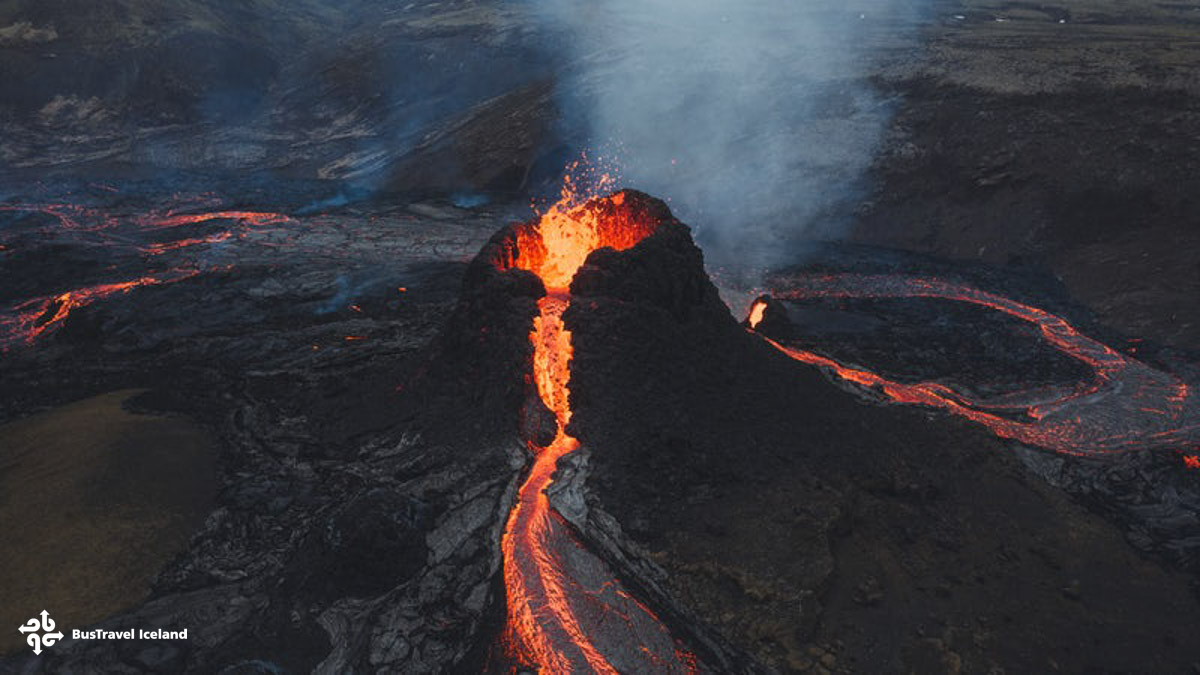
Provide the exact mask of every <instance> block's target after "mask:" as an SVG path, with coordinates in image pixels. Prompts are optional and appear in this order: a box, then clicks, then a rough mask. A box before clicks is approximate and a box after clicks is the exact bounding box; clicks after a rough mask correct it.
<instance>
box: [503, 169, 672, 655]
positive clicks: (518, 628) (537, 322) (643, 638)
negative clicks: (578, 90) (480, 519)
mask: <svg viewBox="0 0 1200 675" xmlns="http://www.w3.org/2000/svg"><path fill="white" fill-rule="evenodd" d="M624 205H625V193H617V194H615V195H613V196H611V197H608V198H605V199H593V200H591V201H588V202H586V203H582V204H580V203H579V200H577V199H575V198H574V197H572V195H571V190H570V187H569V185H568V189H567V190H564V196H563V200H562V201H560V202H559V203H558V204H557V205H555V206H553V207H551V208H550V209H549V210H548V211H547V212H546V213H545V215H543V216H542V217H541V219H540V220H539V221H538V222H536V223H532V224H528V225H524V226H521V227H522V229H520V230H518V233H517V244H518V250H519V253H518V255H517V257H516V259H515V260H514V261H513V265H514V266H515V267H519V268H522V269H526V270H529V271H531V272H533V273H535V274H537V275H538V276H539V277H540V278H541V279H542V282H543V284H544V285H545V287H546V291H547V294H546V296H545V297H543V298H542V299H541V300H540V302H539V303H538V307H539V310H540V312H539V316H537V317H536V318H535V319H534V329H533V331H532V333H531V336H530V339H531V340H532V342H533V347H534V358H533V374H532V377H533V381H534V382H535V383H536V386H537V391H538V395H539V396H540V398H541V399H542V402H543V403H544V404H545V405H546V407H547V408H549V409H550V410H551V411H553V413H554V416H555V418H556V421H557V433H556V434H555V437H554V440H553V442H552V443H550V444H549V445H548V446H546V447H533V446H531V448H530V450H531V451H532V453H533V455H534V461H533V466H532V467H531V469H530V471H529V475H528V477H527V478H526V479H525V481H524V483H523V484H522V485H521V486H520V489H519V491H518V494H517V500H516V503H515V505H514V506H513V509H512V512H511V514H510V515H509V519H508V524H507V527H506V530H505V534H504V537H503V540H502V542H501V548H502V552H503V555H504V582H505V587H506V589H507V606H508V626H507V633H506V646H507V647H508V650H509V652H510V656H511V657H512V658H513V659H514V660H515V661H517V662H519V663H521V664H523V665H527V666H537V667H538V668H539V669H541V670H542V671H543V672H552V673H567V672H572V673H574V672H597V673H616V672H691V671H694V670H695V666H694V663H695V661H694V658H693V657H692V656H691V655H690V654H689V653H687V652H686V651H685V650H683V649H682V648H681V647H680V646H679V645H678V644H677V643H676V641H675V639H674V638H673V637H672V636H671V633H670V631H669V630H668V629H667V628H666V627H665V626H664V625H663V624H662V622H661V621H660V620H659V619H658V618H657V617H656V616H655V614H654V613H653V612H652V611H651V610H650V609H649V608H647V607H646V606H645V605H644V604H642V603H640V602H639V601H638V600H637V599H635V598H634V597H633V596H632V595H631V594H630V593H629V591H628V590H626V589H625V588H624V587H623V586H622V584H621V583H620V581H618V580H617V579H616V578H615V576H614V574H613V573H612V571H611V570H610V569H609V568H608V566H607V565H606V564H605V563H604V562H603V561H602V560H600V559H599V558H598V557H597V556H596V555H595V554H593V553H591V552H589V551H588V550H587V549H586V548H584V547H583V546H582V545H581V543H580V542H579V541H578V540H577V539H576V538H575V536H574V535H573V533H572V530H571V528H570V525H569V524H567V522H566V521H565V520H564V519H563V517H562V516H561V515H559V514H558V512H556V511H555V510H554V509H553V508H552V507H551V505H550V502H549V498H548V497H547V494H546V490H547V489H548V488H550V486H551V484H552V483H553V482H554V473H555V469H556V465H557V463H558V460H559V459H561V458H562V457H563V456H565V455H567V454H569V453H571V452H574V451H576V450H578V448H579V441H578V440H576V439H575V438H573V437H572V436H570V434H568V432H567V424H568V423H569V422H570V420H571V406H570V390H569V385H570V378H571V369H570V364H571V353H572V346H571V333H570V331H568V330H567V329H566V327H565V326H564V324H563V320H562V315H563V312H564V311H565V310H566V309H567V307H568V306H569V305H570V302H571V298H570V291H569V286H570V282H571V279H572V278H573V277H574V275H575V272H576V270H577V269H578V268H579V267H580V266H581V265H582V264H583V262H584V260H585V259H586V258H587V256H588V254H589V253H591V252H592V251H594V250H596V249H599V248H603V247H611V248H614V249H617V250H623V249H627V248H629V247H631V246H633V245H635V244H637V243H638V242H639V241H641V240H642V239H643V238H645V237H646V236H648V235H649V234H650V233H651V232H652V231H653V227H654V224H652V223H646V222H644V221H639V220H638V219H637V218H636V217H634V216H633V215H631V213H630V212H629V211H628V210H627V209H624V208H623V206H624Z"/></svg>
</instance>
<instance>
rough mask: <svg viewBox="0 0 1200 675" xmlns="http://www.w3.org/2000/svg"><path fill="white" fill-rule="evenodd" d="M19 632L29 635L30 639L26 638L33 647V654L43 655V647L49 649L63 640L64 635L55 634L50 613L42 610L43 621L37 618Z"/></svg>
mask: <svg viewBox="0 0 1200 675" xmlns="http://www.w3.org/2000/svg"><path fill="white" fill-rule="evenodd" d="M18 630H20V631H21V632H22V633H29V637H26V638H25V642H26V643H27V644H28V645H29V646H30V647H33V653H34V654H37V655H39V656H40V655H41V653H42V647H49V646H51V645H53V644H54V643H55V642H58V641H59V640H61V639H62V637H63V634H62V633H58V632H54V619H51V618H50V613H49V612H47V611H46V610H44V609H43V610H42V620H41V621H38V618H37V617H36V616H35V617H33V618H32V619H30V620H28V621H26V622H25V625H24V626H21V627H20V628H19V629H18Z"/></svg>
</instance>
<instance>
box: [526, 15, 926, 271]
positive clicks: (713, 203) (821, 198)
mask: <svg viewBox="0 0 1200 675" xmlns="http://www.w3.org/2000/svg"><path fill="white" fill-rule="evenodd" d="M858 4H863V6H864V7H867V6H869V7H870V9H869V10H868V9H860V8H857V7H856V4H855V3H846V2H838V1H833V2H830V1H828V0H804V1H799V0H793V1H786V0H737V1H736V2H735V1H729V0H726V1H721V0H587V1H581V0H538V1H537V2H535V4H534V12H535V13H536V15H537V16H538V17H540V18H541V19H542V20H543V21H545V22H547V24H548V25H549V26H550V28H551V32H552V33H553V34H554V35H555V36H556V38H557V39H555V40H554V41H553V42H552V44H554V45H555V46H556V48H557V47H558V46H559V45H561V46H562V48H564V49H566V50H567V53H566V54H564V55H562V57H563V58H564V59H565V60H566V61H567V62H568V63H570V64H571V65H570V66H569V67H568V70H567V72H566V74H565V76H564V78H563V80H562V81H561V82H560V91H561V92H562V98H563V101H562V102H561V105H562V107H563V109H564V113H565V115H566V118H567V120H568V122H567V123H568V124H569V125H570V124H577V125H579V126H580V127H581V128H582V133H583V136H584V138H582V139H581V141H582V144H583V145H584V146H585V147H590V148H594V149H599V150H600V153H601V154H602V155H606V156H608V157H611V158H613V159H614V161H615V163H616V164H617V165H618V166H619V171H620V174H621V178H622V182H623V184H625V185H628V186H631V187H636V188H639V189H642V190H646V191H648V192H651V193H654V194H655V195H657V196H662V197H665V198H667V199H668V201H670V202H671V206H672V209H673V210H674V211H675V212H676V213H677V214H678V215H679V216H680V217H681V218H683V219H684V220H685V221H687V222H688V223H689V224H691V225H693V227H695V228H696V229H697V234H698V237H699V238H700V239H701V240H702V241H703V243H704V244H705V249H706V252H707V253H708V254H709V255H710V258H711V257H713V256H714V255H715V256H716V258H717V260H718V262H735V261H736V262H738V263H739V264H740V265H743V266H744V265H746V264H756V263H761V264H770V263H771V262H774V260H772V259H773V258H775V257H776V255H775V252H776V251H778V250H779V249H780V247H781V245H782V244H785V243H787V242H789V241H791V240H795V239H800V238H811V237H827V236H830V235H831V234H835V233H836V228H837V224H838V223H837V221H838V220H839V218H840V216H839V215H838V214H839V212H840V211H843V210H844V209H845V208H846V206H847V204H848V203H851V202H852V201H853V198H854V197H855V196H856V194H859V192H860V190H861V188H862V187H863V177H864V173H865V171H866V169H867V168H868V167H869V165H870V163H871V161H872V157H873V156H874V152H875V149H876V146H877V144H878V142H879V140H880V137H881V135H882V133H883V131H884V130H885V128H886V125H887V122H888V119H889V116H890V115H889V106H888V104H887V102H886V101H885V100H883V99H882V98H881V97H880V95H879V94H877V93H876V92H875V91H873V90H872V89H871V87H870V86H868V84H867V82H866V77H867V76H868V75H869V73H870V72H871V69H872V67H873V59H875V58H876V57H877V56H878V52H877V50H876V49H875V48H873V47H872V46H871V43H872V40H873V39H875V38H877V37H878V36H879V35H882V34H890V35H891V36H893V37H894V36H895V35H897V34H898V33H900V32H901V31H903V30H905V28H904V27H905V26H912V25H913V20H914V19H916V18H917V12H916V10H915V8H914V6H913V5H912V4H911V3H909V2H904V1H903V0H879V1H876V2H872V3H870V4H869V5H866V4H864V3H858ZM831 228H832V229H831Z"/></svg>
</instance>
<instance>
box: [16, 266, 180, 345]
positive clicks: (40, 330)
mask: <svg viewBox="0 0 1200 675" xmlns="http://www.w3.org/2000/svg"><path fill="white" fill-rule="evenodd" d="M197 274H199V271H197V270H172V271H169V272H163V273H159V274H150V275H146V276H143V277H140V278H137V279H131V280H129V281H120V282H116V283H110V284H97V285H95V286H87V287H84V288H77V289H75V290H72V291H67V292H65V293H60V294H58V295H54V296H48V297H43V298H34V299H32V300H26V301H25V302H23V303H21V304H19V305H17V306H16V307H15V308H14V310H15V311H14V312H13V314H12V315H10V316H0V347H3V348H4V349H5V350H7V349H8V347H9V345H11V344H13V343H17V342H22V341H23V342H25V343H32V342H33V341H34V340H36V339H37V338H39V337H41V336H43V335H46V334H48V333H51V332H53V331H54V330H56V329H58V327H59V326H61V325H62V322H63V321H65V320H66V318H67V317H68V316H69V315H70V314H71V312H72V311H73V310H75V309H78V308H80V307H84V306H86V305H90V304H92V303H93V302H96V301H97V300H102V299H104V298H107V297H109V296H111V295H115V294H117V293H128V292H130V291H132V290H133V289H135V288H139V287H142V286H160V285H163V284H169V283H173V282H176V281H181V280H183V279H187V278H189V277H193V276H196V275H197Z"/></svg>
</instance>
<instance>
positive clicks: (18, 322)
mask: <svg viewBox="0 0 1200 675" xmlns="http://www.w3.org/2000/svg"><path fill="white" fill-rule="evenodd" d="M179 201H183V202H187V201H189V200H186V199H182V198H179ZM212 201H213V200H212V199H211V198H202V199H200V200H199V201H197V200H195V199H193V200H191V202H192V203H191V204H189V208H195V207H196V206H201V207H203V206H205V205H211V202H212ZM5 212H11V213H39V214H42V215H45V216H49V217H51V218H53V219H54V220H55V221H56V224H54V225H43V226H39V227H38V230H39V231H40V232H42V233H44V234H45V235H46V236H47V237H48V238H49V237H69V238H71V239H73V240H76V241H78V242H79V243H84V244H88V245H100V246H105V247H111V248H113V249H119V248H131V249H134V250H136V251H138V252H140V253H142V254H144V255H147V256H160V255H163V254H166V253H169V252H172V251H179V250H181V249H186V248H190V247H194V246H200V245H215V244H221V243H224V242H227V241H230V240H232V239H235V238H240V237H242V230H244V229H245V228H247V227H267V226H272V225H282V224H285V223H288V222H291V219H290V218H289V217H288V216H286V215H284V214H281V213H274V212H269V211H234V210H221V211H198V212H193V213H178V212H176V211H174V210H167V211H165V212H164V211H154V212H151V213H147V214H143V215H136V216H130V217H128V218H118V217H116V216H113V215H110V214H108V213H105V212H104V211H102V210H101V209H98V208H94V207H88V206H82V205H77V204H70V203H46V204H27V203H9V204H0V213H5ZM221 220H225V221H234V222H236V223H237V225H238V229H227V230H222V231H220V232H215V233H213V234H208V235H205V236H195V237H185V238H182V239H177V240H173V241H165V242H157V243H149V244H141V245H138V244H136V243H134V242H137V241H138V237H137V236H136V235H137V234H139V233H142V232H154V231H159V230H173V229H175V228H180V227H184V226H187V225H196V224H200V223H206V222H210V221H221ZM128 230H132V231H133V234H132V235H131V234H130V233H129V232H128ZM0 251H4V252H7V251H9V248H8V246H7V245H4V244H0ZM198 274H200V270H199V269H197V268H195V267H192V266H188V267H186V268H176V269H171V270H168V271H164V272H147V273H145V274H144V275H143V276H141V277H139V278H136V279H131V280H128V281H120V282H115V283H107V284H97V285H95V286H88V287H84V288H78V289H75V290H72V291H67V292H65V293H60V294H58V295H52V296H45V297H36V298H30V299H27V300H23V301H21V302H18V303H16V304H14V305H12V306H10V307H9V308H8V310H7V311H5V312H3V313H0V350H3V351H8V349H9V348H10V347H12V346H14V345H19V344H32V343H33V342H35V341H36V340H37V339H38V338H41V337H44V336H46V335H49V334H51V333H53V332H54V331H56V330H57V329H58V328H59V327H61V326H62V324H63V322H64V321H65V320H66V318H67V317H68V316H69V315H70V313H71V312H72V310H74V309H77V308H79V307H83V306H86V305H90V304H92V303H94V302H97V301H100V300H103V299H105V298H108V297H111V296H113V295H116V294H119V293H128V292H129V291H132V290H133V289H135V288H138V287H141V286H158V285H162V284H168V283H173V282H175V281H180V280H181V279H186V278H188V277H192V276H196V275H198Z"/></svg>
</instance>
